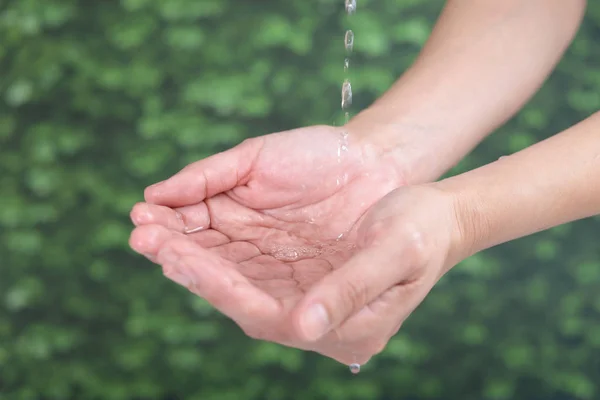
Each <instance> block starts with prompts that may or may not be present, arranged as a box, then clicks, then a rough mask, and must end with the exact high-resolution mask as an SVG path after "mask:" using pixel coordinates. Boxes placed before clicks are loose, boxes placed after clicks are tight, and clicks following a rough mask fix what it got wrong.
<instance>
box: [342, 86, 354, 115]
mask: <svg viewBox="0 0 600 400" xmlns="http://www.w3.org/2000/svg"><path fill="white" fill-rule="evenodd" d="M351 105H352V85H351V84H350V81H349V80H348V79H346V80H345V81H344V84H343V85H342V109H343V110H345V109H347V108H348V107H350V106H351Z"/></svg>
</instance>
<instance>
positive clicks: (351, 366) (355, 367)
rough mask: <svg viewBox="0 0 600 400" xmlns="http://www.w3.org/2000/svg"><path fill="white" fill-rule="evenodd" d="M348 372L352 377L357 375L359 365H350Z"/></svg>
mask: <svg viewBox="0 0 600 400" xmlns="http://www.w3.org/2000/svg"><path fill="white" fill-rule="evenodd" d="M349 368H350V372H352V373H353V374H354V375H356V374H358V373H359V372H360V364H357V363H354V364H350V367H349Z"/></svg>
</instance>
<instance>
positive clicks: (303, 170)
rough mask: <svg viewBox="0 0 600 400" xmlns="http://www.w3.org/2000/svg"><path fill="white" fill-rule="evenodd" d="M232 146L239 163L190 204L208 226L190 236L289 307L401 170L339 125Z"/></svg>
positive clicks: (335, 263) (344, 251)
mask: <svg viewBox="0 0 600 400" xmlns="http://www.w3.org/2000/svg"><path fill="white" fill-rule="evenodd" d="M349 139H351V138H349ZM238 148H241V149H243V150H239V151H242V153H240V154H243V157H242V158H243V160H245V165H239V166H238V170H237V173H238V175H239V177H238V179H237V182H236V185H235V186H234V187H233V188H230V189H228V190H226V191H222V192H220V193H217V194H214V195H209V196H208V197H207V198H205V200H204V201H203V202H202V203H198V204H197V206H200V207H204V206H205V207H206V208H205V209H206V210H207V212H208V217H209V220H210V226H209V229H207V230H204V231H202V232H198V233H193V234H190V235H189V236H190V238H192V239H193V240H194V241H196V242H197V243H198V244H200V245H202V246H203V247H204V248H208V249H210V250H211V251H213V252H216V253H217V254H218V255H219V256H220V257H222V258H224V259H226V260H229V261H231V262H233V263H234V264H235V265H236V266H237V268H238V270H239V272H240V273H241V274H243V275H244V276H245V277H246V278H247V279H248V280H249V281H250V282H252V283H253V284H254V285H256V286H257V287H259V288H261V289H262V290H264V291H266V292H267V293H269V294H270V295H272V296H273V297H275V298H277V299H279V300H280V301H281V302H282V304H283V305H284V306H285V308H286V309H289V308H290V307H293V306H294V305H295V304H296V302H297V300H298V299H299V298H300V297H301V296H302V294H303V293H304V292H305V291H306V289H307V288H308V287H310V286H311V285H312V284H313V283H315V282H316V281H318V280H320V279H321V278H322V277H323V276H324V275H326V274H327V273H328V272H330V271H331V270H332V269H336V268H338V267H339V266H340V265H341V264H342V263H343V262H344V261H345V260H347V259H348V258H349V257H350V256H351V255H352V252H353V249H354V248H355V247H356V243H355V242H356V232H355V229H353V228H354V227H355V226H356V225H357V224H356V223H357V221H358V220H359V219H360V218H361V216H362V215H363V214H364V213H365V211H366V210H367V209H368V208H369V207H370V206H371V205H372V204H374V203H375V202H376V201H378V200H379V199H380V198H382V197H383V196H384V195H385V194H387V193H388V192H390V191H391V190H393V189H394V188H396V187H398V186H400V184H401V183H402V182H401V178H400V176H398V175H397V174H393V173H391V172H393V171H394V169H392V168H390V166H389V164H386V163H385V162H384V160H383V159H381V158H377V159H375V158H374V157H373V156H368V155H366V151H365V149H364V148H362V147H360V145H358V144H355V143H353V142H352V141H351V140H350V141H349V143H347V142H346V139H345V138H344V136H343V134H342V132H341V131H340V128H333V127H321V126H319V127H311V128H303V129H297V130H294V131H289V132H284V133H279V134H272V135H268V136H264V137H261V138H257V139H251V140H249V141H247V142H245V143H243V144H242V145H241V146H239V147H238ZM378 156H380V155H378ZM250 161H251V162H250ZM234 167H235V166H233V165H232V166H231V168H232V169H233V168H234ZM209 184H210V182H207V186H209ZM206 191H208V189H206Z"/></svg>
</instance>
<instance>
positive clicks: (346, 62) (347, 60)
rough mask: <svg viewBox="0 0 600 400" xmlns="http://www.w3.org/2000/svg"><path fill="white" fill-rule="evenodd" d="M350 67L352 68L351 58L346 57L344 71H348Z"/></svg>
mask: <svg viewBox="0 0 600 400" xmlns="http://www.w3.org/2000/svg"><path fill="white" fill-rule="evenodd" d="M348 68H350V59H349V58H346V59H345V60H344V72H348Z"/></svg>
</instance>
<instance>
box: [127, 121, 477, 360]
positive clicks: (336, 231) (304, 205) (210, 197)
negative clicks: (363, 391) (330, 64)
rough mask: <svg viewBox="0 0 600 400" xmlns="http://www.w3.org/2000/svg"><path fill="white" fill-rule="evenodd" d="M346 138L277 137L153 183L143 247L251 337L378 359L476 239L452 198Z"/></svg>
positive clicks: (137, 235)
mask: <svg viewBox="0 0 600 400" xmlns="http://www.w3.org/2000/svg"><path fill="white" fill-rule="evenodd" d="M343 132H344V128H342V127H330V126H314V127H309V128H302V129H296V130H291V131H287V132H283V133H275V134H270V135H266V136H262V137H258V138H252V139H248V140H246V141H244V142H242V143H241V144H239V145H238V146H236V147H234V148H232V149H230V150H227V151H224V152H222V153H219V154H216V155H213V156H211V157H208V158H206V159H203V160H200V161H198V162H195V163H192V164H190V165H188V166H187V167H185V168H184V169H182V170H181V171H180V172H178V173H177V174H175V175H174V176H172V177H171V178H169V179H167V180H165V181H163V182H160V183H157V184H155V185H152V186H150V187H148V188H147V189H146V190H145V193H144V197H145V202H142V203H138V204H136V205H135V206H134V208H133V210H132V212H131V218H132V220H133V223H134V224H135V228H134V230H133V232H132V234H131V238H130V245H131V247H132V248H133V249H134V250H135V251H137V252H138V253H140V254H142V255H144V256H145V257H147V258H148V259H149V260H151V261H152V262H154V263H157V264H159V265H161V266H162V270H163V273H164V275H165V276H166V277H167V278H169V279H171V280H172V281H174V282H176V283H177V284H179V285H181V286H183V287H185V288H187V289H189V290H190V291H191V292H192V293H194V294H196V295H198V296H200V297H202V298H204V299H206V300H207V301H208V302H210V304H211V305H212V306H214V307H215V308H216V309H217V310H218V311H220V312H221V313H223V314H224V315H226V316H227V317H229V318H231V319H232V320H233V321H235V323H236V324H237V325H238V326H239V327H240V328H241V329H242V330H243V331H244V333H245V334H247V335H248V336H250V337H252V338H255V339H259V340H266V341H270V342H276V343H280V344H282V345H285V346H290V347H294V348H298V349H303V350H308V351H315V352H318V353H320V354H322V355H325V356H327V357H331V358H333V359H335V360H337V361H339V362H341V363H344V364H352V363H359V364H364V363H366V362H367V361H368V360H369V359H370V358H371V357H372V356H374V355H375V354H377V353H379V352H381V351H383V349H384V348H385V346H386V344H387V343H388V341H389V339H390V338H391V337H392V336H394V335H395V334H396V333H397V332H398V330H399V329H400V327H401V325H402V323H403V321H404V320H405V319H406V318H407V317H408V316H409V315H410V314H411V312H412V311H413V310H414V309H415V308H416V307H417V306H418V305H419V304H420V303H421V301H422V300H423V299H424V298H425V296H426V295H427V294H428V292H429V291H430V290H431V288H432V287H433V286H434V285H435V283H436V282H437V281H438V280H439V279H440V278H441V277H442V276H443V275H444V273H446V272H447V271H448V270H449V269H450V268H451V267H452V266H453V265H455V264H456V263H457V262H458V261H460V260H461V259H462V258H464V257H465V256H466V253H465V247H466V246H465V243H464V240H463V239H462V238H461V234H460V229H459V227H458V224H457V218H456V204H455V201H454V199H453V198H452V197H451V196H449V195H448V194H446V193H444V192H443V191H440V190H438V189H436V188H435V187H434V186H431V185H428V184H427V183H426V182H423V183H422V184H417V185H407V182H411V178H410V176H409V175H410V171H411V166H410V165H404V163H403V162H402V160H401V157H400V158H399V157H398V156H397V155H396V154H394V155H392V154H391V152H387V151H385V150H384V149H383V148H378V147H377V146H374V145H371V144H369V142H368V141H366V140H355V138H353V136H352V135H350V136H348V137H346V136H345V134H344V133H343Z"/></svg>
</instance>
